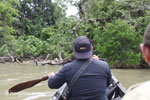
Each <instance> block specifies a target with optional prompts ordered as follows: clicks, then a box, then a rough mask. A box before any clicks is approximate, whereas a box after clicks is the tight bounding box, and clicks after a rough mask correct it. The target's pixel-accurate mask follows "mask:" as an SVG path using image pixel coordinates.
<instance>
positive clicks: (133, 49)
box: [0, 0, 150, 68]
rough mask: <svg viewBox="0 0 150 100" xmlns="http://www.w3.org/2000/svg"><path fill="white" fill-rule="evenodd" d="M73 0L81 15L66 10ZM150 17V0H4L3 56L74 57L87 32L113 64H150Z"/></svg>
mask: <svg viewBox="0 0 150 100" xmlns="http://www.w3.org/2000/svg"><path fill="white" fill-rule="evenodd" d="M68 4H70V5H73V6H76V7H77V9H78V14H77V15H76V16H66V9H67V7H68ZM149 22H150V1H149V0H75V1H74V0H55V1H53V2H52V0H0V56H7V55H8V54H11V55H12V56H14V57H18V58H24V57H33V58H37V57H42V56H46V55H48V54H50V56H49V59H54V58H57V57H58V54H61V57H62V58H63V59H70V58H71V57H72V56H73V46H72V43H73V40H74V39H75V38H76V37H78V36H83V35H84V36H87V37H89V38H90V39H91V40H92V42H93V44H94V54H96V55H98V56H99V57H100V58H103V59H105V60H106V61H107V62H108V63H109V64H110V65H111V67H117V68H137V67H139V66H140V67H142V68H145V67H147V66H145V65H144V64H145V62H144V60H143V57H142V55H141V52H140V43H142V41H143V40H142V39H143V38H142V37H143V34H144V31H145V27H146V26H147V25H148V24H149Z"/></svg>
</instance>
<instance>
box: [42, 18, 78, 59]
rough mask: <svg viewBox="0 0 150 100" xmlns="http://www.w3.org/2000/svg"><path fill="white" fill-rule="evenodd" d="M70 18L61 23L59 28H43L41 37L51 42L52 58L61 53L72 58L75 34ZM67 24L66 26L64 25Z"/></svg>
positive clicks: (64, 56)
mask: <svg viewBox="0 0 150 100" xmlns="http://www.w3.org/2000/svg"><path fill="white" fill-rule="evenodd" d="M69 22H70V20H69V19H66V20H64V21H61V23H59V26H57V27H58V28H56V29H55V28H54V27H49V28H44V29H43V30H42V34H41V38H42V39H44V40H46V41H47V43H48V44H49V52H50V54H52V58H55V57H58V54H59V53H61V55H62V57H63V58H70V57H71V56H72V55H73V48H72V47H73V44H72V43H73V40H74V39H75V35H74V34H73V32H71V31H70V29H71V26H72V25H71V24H69ZM64 26H65V27H64Z"/></svg>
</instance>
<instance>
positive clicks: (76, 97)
mask: <svg viewBox="0 0 150 100" xmlns="http://www.w3.org/2000/svg"><path fill="white" fill-rule="evenodd" d="M85 61H86V60H85V59H84V60H74V61H72V62H70V63H67V64H65V65H64V67H63V68H62V69H61V70H60V71H59V72H58V73H56V75H55V76H53V77H51V78H49V80H48V86H49V88H52V89H57V88H59V87H61V86H62V85H63V84H64V83H65V82H67V84H69V83H70V81H71V79H72V77H73V76H74V75H75V73H76V72H77V70H78V69H79V68H80V67H81V66H82V65H83V63H85ZM111 81H112V75H111V72H110V69H109V66H108V64H107V63H106V62H104V61H101V60H93V61H92V62H91V63H90V64H89V65H88V67H87V68H86V69H85V71H84V72H83V73H82V74H81V75H80V77H79V79H78V80H77V81H76V84H75V85H74V86H73V88H72V91H71V95H70V97H69V100H107V96H106V87H107V86H108V85H110V83H111Z"/></svg>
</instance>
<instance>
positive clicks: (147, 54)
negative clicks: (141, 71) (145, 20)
mask: <svg viewBox="0 0 150 100" xmlns="http://www.w3.org/2000/svg"><path fill="white" fill-rule="evenodd" d="M141 50H142V53H143V56H144V58H145V60H146V62H147V63H149V64H150V24H149V25H148V26H147V27H146V30H145V33H144V41H143V43H142V44H141Z"/></svg>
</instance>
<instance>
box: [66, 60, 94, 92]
mask: <svg viewBox="0 0 150 100" xmlns="http://www.w3.org/2000/svg"><path fill="white" fill-rule="evenodd" d="M92 61H93V59H91V58H90V59H88V60H87V61H86V62H85V63H84V64H83V65H82V66H81V67H80V69H79V70H78V71H77V72H76V73H75V75H74V76H73V78H72V80H71V82H70V84H69V86H68V88H69V92H70V91H71V90H72V87H73V86H74V84H75V82H76V81H77V80H78V78H79V77H80V75H81V73H82V72H83V71H84V70H85V69H86V68H87V66H88V65H89V64H90V63H91V62H92Z"/></svg>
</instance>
